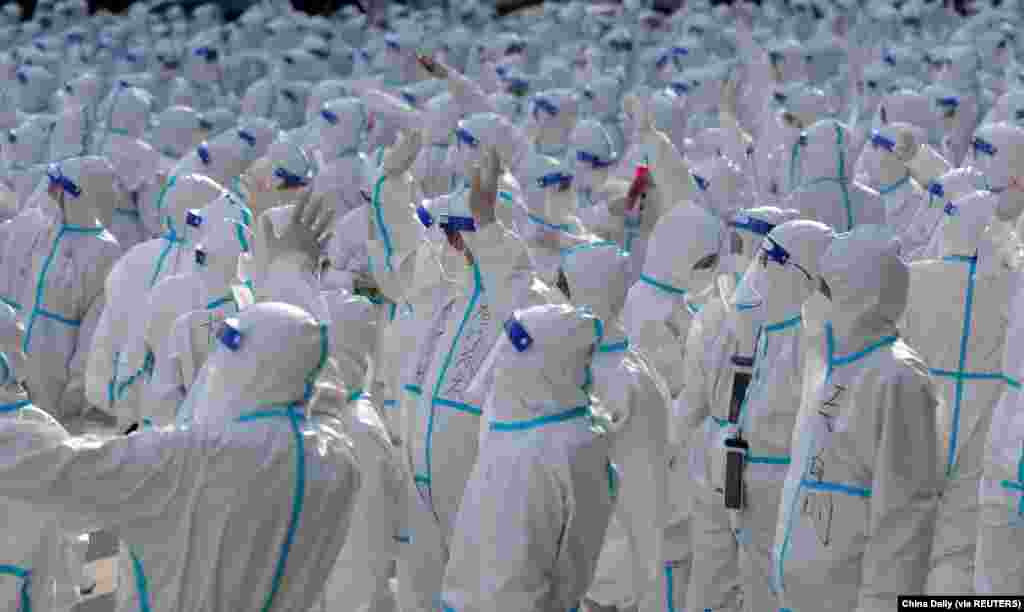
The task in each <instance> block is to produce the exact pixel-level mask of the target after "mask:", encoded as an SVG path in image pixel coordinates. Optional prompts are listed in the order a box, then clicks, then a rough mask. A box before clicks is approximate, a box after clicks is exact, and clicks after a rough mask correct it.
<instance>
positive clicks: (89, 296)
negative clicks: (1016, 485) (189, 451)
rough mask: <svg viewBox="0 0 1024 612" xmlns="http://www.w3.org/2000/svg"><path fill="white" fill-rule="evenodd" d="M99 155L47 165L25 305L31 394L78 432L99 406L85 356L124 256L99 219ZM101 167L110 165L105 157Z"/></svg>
mask: <svg viewBox="0 0 1024 612" xmlns="http://www.w3.org/2000/svg"><path fill="white" fill-rule="evenodd" d="M96 161H98V158H74V159H71V160H67V161H64V162H61V163H59V164H52V165H50V167H49V168H48V170H47V181H48V182H49V188H48V193H47V196H48V197H46V198H44V199H43V201H42V202H43V204H42V205H43V206H45V207H46V209H45V210H44V215H46V217H47V218H48V223H47V228H46V230H45V232H44V233H43V234H41V235H40V238H41V241H40V243H39V245H38V246H37V247H36V248H33V250H32V264H31V270H32V271H31V273H30V275H29V278H30V282H31V283H32V287H33V289H32V293H31V294H30V295H29V296H27V297H28V299H27V300H26V303H25V310H24V318H25V337H24V341H23V345H22V350H23V351H24V352H25V355H26V359H27V363H26V376H25V383H26V387H27V389H28V393H29V398H30V399H31V400H32V402H33V403H34V404H35V405H36V406H38V407H39V408H41V409H43V410H45V411H46V412H48V413H50V414H51V415H53V416H54V417H55V418H57V419H58V420H59V421H62V422H63V423H62V424H64V426H65V427H67V428H68V429H69V430H70V431H71V432H72V433H78V432H79V431H81V430H82V429H81V428H82V427H83V426H84V425H85V421H84V419H85V418H86V417H87V414H88V413H92V412H93V411H91V410H90V408H89V403H88V401H87V400H86V396H85V369H86V359H87V358H88V351H89V347H90V345H91V342H92V338H93V333H94V331H95V330H96V329H97V322H98V320H99V318H100V313H101V312H102V311H103V308H104V304H105V303H106V297H107V295H106V291H105V287H104V281H105V279H106V276H107V273H108V272H109V271H110V270H111V268H112V267H113V266H114V262H115V261H117V258H118V257H120V255H121V248H120V246H119V245H118V244H117V240H116V239H115V238H114V237H113V236H112V235H111V234H110V233H109V232H107V231H106V230H105V229H104V228H103V226H102V225H101V224H100V222H99V221H98V218H100V217H102V216H105V215H103V214H102V212H101V209H102V208H103V207H105V206H109V205H110V202H109V201H106V198H107V197H109V189H107V190H104V189H103V188H102V185H103V178H104V173H103V172H102V168H96V167H95V165H94V162H96ZM99 161H102V160H99ZM100 165H101V166H103V167H106V169H107V170H109V165H107V164H106V162H105V161H102V163H101V164H100ZM97 170H98V171H97ZM94 179H95V180H94ZM107 186H108V187H109V182H108V185H107ZM101 420H102V419H101Z"/></svg>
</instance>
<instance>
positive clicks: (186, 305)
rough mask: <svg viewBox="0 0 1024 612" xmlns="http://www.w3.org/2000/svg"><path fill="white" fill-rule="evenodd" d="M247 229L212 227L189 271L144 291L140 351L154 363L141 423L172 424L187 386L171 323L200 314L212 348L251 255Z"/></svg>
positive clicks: (231, 224) (233, 224)
mask: <svg viewBox="0 0 1024 612" xmlns="http://www.w3.org/2000/svg"><path fill="white" fill-rule="evenodd" d="M230 197H231V196H230V195H222V196H221V198H230ZM210 208H211V210H216V209H217V207H216V206H211V207H210ZM193 215H194V216H195V215H198V216H199V217H200V219H202V218H203V216H204V215H203V212H202V211H196V212H194V213H193ZM203 220H205V219H203ZM247 229H248V228H247V227H246V224H245V223H244V221H228V222H226V223H214V224H211V228H210V229H209V230H208V231H205V232H204V233H203V236H202V239H201V241H197V243H196V244H195V245H194V249H193V252H194V253H195V256H194V260H195V267H194V268H193V271H192V272H191V273H190V274H189V273H186V274H179V275H175V276H171V277H169V278H166V279H164V280H162V281H160V282H159V283H158V284H157V285H155V286H154V287H153V289H152V290H151V291H150V292H149V295H148V298H147V305H146V307H145V309H144V311H143V313H142V316H143V317H144V318H145V323H143V330H144V340H145V348H146V351H147V352H148V354H152V355H153V358H152V360H151V362H150V363H149V365H150V368H151V372H152V376H151V378H150V380H149V384H147V385H145V387H144V389H143V390H142V402H141V403H140V413H141V416H142V418H143V420H144V421H145V420H147V419H150V420H152V422H153V423H154V424H155V425H157V426H164V425H169V424H172V423H174V422H175V417H176V416H177V414H176V413H177V408H178V406H179V405H180V403H181V402H183V401H184V400H185V395H186V391H187V389H188V388H189V387H190V386H191V383H192V381H191V380H188V381H186V380H184V378H183V377H181V367H180V365H179V364H177V363H176V362H175V360H174V359H173V353H174V352H175V351H173V350H172V349H173V347H172V345H171V344H170V343H172V342H173V340H172V338H173V336H172V335H171V332H172V328H173V324H174V322H175V320H176V319H177V318H178V317H180V316H181V315H183V314H185V313H188V312H192V311H197V310H202V311H205V314H206V320H205V322H204V324H205V328H206V332H207V344H208V346H211V347H212V345H213V342H214V339H215V338H214V334H215V333H216V331H217V325H218V324H219V323H220V322H221V321H223V320H224V319H225V318H227V317H228V316H232V315H233V314H235V313H237V312H238V310H239V304H238V303H237V299H236V297H235V294H234V292H233V291H232V285H237V284H238V257H239V255H241V254H242V253H248V252H249V250H250V247H249V238H248V236H247V233H246V232H247ZM186 383H188V384H186Z"/></svg>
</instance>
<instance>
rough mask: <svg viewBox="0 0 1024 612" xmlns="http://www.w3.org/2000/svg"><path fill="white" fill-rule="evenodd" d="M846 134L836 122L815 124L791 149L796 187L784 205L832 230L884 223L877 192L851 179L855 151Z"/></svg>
mask: <svg viewBox="0 0 1024 612" xmlns="http://www.w3.org/2000/svg"><path fill="white" fill-rule="evenodd" d="M850 139H851V134H850V131H849V130H848V129H847V128H846V127H845V126H844V125H842V124H841V123H839V122H838V121H832V120H826V121H819V122H817V123H815V124H814V125H812V126H811V127H809V128H808V129H807V131H806V132H805V133H802V134H801V135H800V139H799V140H797V142H796V145H795V146H794V148H793V156H794V158H797V159H798V160H799V162H798V163H797V164H794V165H796V166H797V167H798V168H800V175H799V179H798V181H797V183H798V184H799V185H800V187H798V188H797V189H796V190H795V191H794V192H793V193H791V194H790V196H789V198H788V199H787V200H786V206H787V207H789V208H795V209H797V210H799V211H800V212H801V213H802V214H803V215H804V216H805V217H807V218H809V219H813V220H815V221H820V222H821V223H824V224H826V225H828V226H830V227H832V228H834V229H835V230H836V231H849V230H850V229H852V228H853V227H854V226H856V225H860V224H879V225H881V224H884V223H885V204H884V202H883V201H882V199H881V198H880V197H879V196H878V193H877V192H874V191H872V190H871V189H868V188H867V187H865V186H864V185H861V184H860V183H858V182H857V181H856V180H851V179H850V176H851V174H852V171H853V167H852V166H853V162H854V160H855V158H856V157H855V156H856V151H855V150H854V149H853V147H852V145H853V143H851V142H850Z"/></svg>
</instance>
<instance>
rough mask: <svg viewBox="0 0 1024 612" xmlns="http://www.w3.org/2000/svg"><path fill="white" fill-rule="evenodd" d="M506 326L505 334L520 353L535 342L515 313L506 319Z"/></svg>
mask: <svg viewBox="0 0 1024 612" xmlns="http://www.w3.org/2000/svg"><path fill="white" fill-rule="evenodd" d="M504 327H505V335H507V336H508V339H509V342H511V343H512V346H514V347H515V349H516V350H517V351H519V352H520V353H522V352H523V351H525V350H527V349H528V348H530V346H531V345H532V344H533V337H532V336H530V333H529V332H527V331H526V328H525V327H523V324H522V323H520V322H519V319H517V318H516V317H515V315H512V316H511V317H509V318H508V319H507V320H506V321H505V324H504Z"/></svg>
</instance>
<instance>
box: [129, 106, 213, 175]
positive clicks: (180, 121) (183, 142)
mask: <svg viewBox="0 0 1024 612" xmlns="http://www.w3.org/2000/svg"><path fill="white" fill-rule="evenodd" d="M208 126H209V124H207V123H206V122H205V121H204V120H203V118H202V115H200V114H199V113H198V112H197V111H196V110H194V109H192V108H189V107H187V106H171V107H168V108H166V109H164V110H163V111H162V112H161V113H160V114H159V115H157V116H156V117H155V118H154V119H153V123H152V125H151V126H150V130H149V134H147V135H146V137H145V138H144V139H143V140H145V141H146V142H148V143H150V144H151V145H153V148H154V149H156V150H157V151H159V152H160V155H161V156H162V158H161V160H160V167H159V170H161V171H163V172H170V170H171V168H173V167H174V164H176V163H177V162H178V160H179V159H181V158H182V157H184V156H185V154H186V153H187V152H188V151H189V150H190V149H193V148H195V147H196V146H198V145H199V143H201V142H202V141H203V140H204V139H206V137H207V136H208V135H209V127H208Z"/></svg>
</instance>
